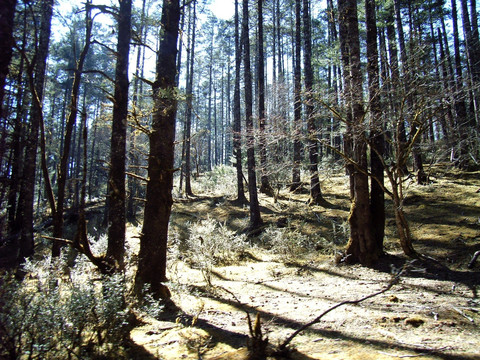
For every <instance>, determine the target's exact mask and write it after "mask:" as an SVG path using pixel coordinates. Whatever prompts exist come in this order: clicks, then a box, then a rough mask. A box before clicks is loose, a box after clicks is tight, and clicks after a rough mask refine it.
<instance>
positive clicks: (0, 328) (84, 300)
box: [0, 257, 128, 359]
mask: <svg viewBox="0 0 480 360" xmlns="http://www.w3.org/2000/svg"><path fill="white" fill-rule="evenodd" d="M24 269H25V271H26V272H27V276H26V277H25V279H24V280H23V281H19V280H17V279H15V277H14V276H13V275H11V274H3V275H2V277H1V280H0V281H1V282H2V283H3V284H2V285H3V286H2V288H1V291H0V297H1V299H2V302H1V304H0V358H20V357H22V358H23V357H25V358H28V359H59V358H65V359H70V358H84V359H85V358H87V359H88V358H98V357H99V356H102V357H106V358H118V357H120V352H121V343H122V342H123V340H124V339H125V337H126V336H127V335H128V322H127V319H128V318H127V315H128V314H127V310H126V305H125V301H124V293H125V281H124V279H123V277H122V276H120V275H112V276H109V277H103V278H98V279H95V281H92V276H91V275H92V268H91V267H89V266H88V261H87V260H86V259H79V260H78V261H77V264H76V266H75V267H74V268H73V269H71V270H70V272H69V271H68V270H65V269H68V267H67V266H66V263H65V259H63V258H60V259H57V260H52V259H51V258H49V257H46V258H45V259H43V260H41V261H35V262H33V261H32V262H27V263H26V264H25V266H24Z"/></svg>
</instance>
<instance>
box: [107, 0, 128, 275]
mask: <svg viewBox="0 0 480 360" xmlns="http://www.w3.org/2000/svg"><path fill="white" fill-rule="evenodd" d="M119 6H120V8H119V12H118V20H117V21H118V23H117V31H118V39H117V64H116V67H115V88H114V99H113V119H112V138H111V155H110V159H111V160H110V176H109V182H110V193H109V196H110V206H109V208H108V248H107V258H108V260H109V261H111V262H113V263H115V265H116V267H118V268H119V269H122V268H123V265H124V259H123V258H124V255H125V221H126V220H125V217H126V215H125V210H126V209H125V204H126V199H125V197H126V193H125V162H126V146H127V117H128V87H129V84H128V60H129V54H130V38H131V17H132V0H119Z"/></svg>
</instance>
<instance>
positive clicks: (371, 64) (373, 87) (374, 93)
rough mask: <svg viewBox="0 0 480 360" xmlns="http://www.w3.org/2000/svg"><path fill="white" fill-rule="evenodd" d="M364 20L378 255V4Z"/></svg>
mask: <svg viewBox="0 0 480 360" xmlns="http://www.w3.org/2000/svg"><path fill="white" fill-rule="evenodd" d="M365 18H366V25H367V73H368V93H369V102H370V147H371V152H370V169H371V173H372V179H371V181H370V211H371V216H372V219H375V222H372V225H373V227H372V231H373V237H374V239H375V243H376V246H377V249H375V250H376V251H377V252H379V253H381V252H383V238H384V236H385V194H384V192H383V185H384V168H383V161H382V158H383V156H384V150H385V141H384V126H383V121H382V111H381V104H380V84H379V76H380V74H379V66H378V50H377V48H378V46H377V18H376V13H375V0H365Z"/></svg>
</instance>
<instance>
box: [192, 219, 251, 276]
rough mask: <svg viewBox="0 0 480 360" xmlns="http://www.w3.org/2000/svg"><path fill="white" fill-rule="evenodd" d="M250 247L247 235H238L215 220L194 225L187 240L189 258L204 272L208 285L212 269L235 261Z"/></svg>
mask: <svg viewBox="0 0 480 360" xmlns="http://www.w3.org/2000/svg"><path fill="white" fill-rule="evenodd" d="M248 245H249V244H248V241H247V238H246V236H245V235H237V234H235V232H234V231H232V230H229V229H228V228H227V226H226V225H225V224H222V223H219V222H218V221H216V220H213V219H206V220H202V221H199V222H197V223H195V224H192V226H191V230H190V236H189V238H188V239H187V249H188V250H187V251H188V253H189V258H190V259H191V260H192V262H193V264H195V265H196V266H198V267H199V268H200V269H201V270H202V274H203V276H204V278H205V280H206V281H207V283H208V285H211V271H212V267H213V266H214V265H218V264H226V263H229V262H231V261H233V260H235V259H236V258H237V257H238V255H239V254H241V253H243V252H244V251H245V250H246V248H247V247H248Z"/></svg>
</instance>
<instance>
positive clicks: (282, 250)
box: [260, 226, 326, 259]
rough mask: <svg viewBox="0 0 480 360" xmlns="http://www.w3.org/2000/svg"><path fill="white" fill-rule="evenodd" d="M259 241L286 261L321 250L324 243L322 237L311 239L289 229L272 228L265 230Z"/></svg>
mask: <svg viewBox="0 0 480 360" xmlns="http://www.w3.org/2000/svg"><path fill="white" fill-rule="evenodd" d="M260 240H261V241H262V243H263V244H264V245H265V246H266V247H268V248H269V249H270V251H272V252H273V253H275V254H278V255H281V256H283V257H285V258H286V259H292V258H295V257H297V256H299V255H302V254H305V253H309V252H312V251H318V250H321V249H322V248H323V247H324V246H325V242H326V240H325V239H324V238H322V237H318V238H312V237H310V236H307V235H304V234H302V233H301V232H300V231H298V230H295V229H291V228H289V227H286V228H277V227H274V226H270V227H268V228H267V229H265V231H264V232H263V233H262V235H261V237H260Z"/></svg>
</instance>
